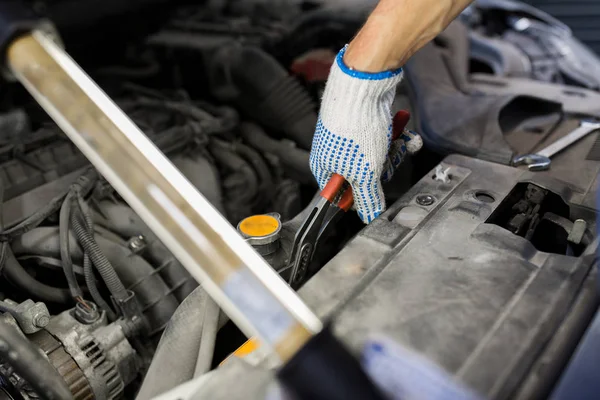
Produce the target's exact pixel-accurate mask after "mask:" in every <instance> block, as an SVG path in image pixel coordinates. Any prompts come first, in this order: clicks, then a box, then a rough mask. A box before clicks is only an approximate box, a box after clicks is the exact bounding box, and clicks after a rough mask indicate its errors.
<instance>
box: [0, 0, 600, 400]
mask: <svg viewBox="0 0 600 400" xmlns="http://www.w3.org/2000/svg"><path fill="white" fill-rule="evenodd" d="M30 3H32V6H33V7H34V9H35V10H36V12H38V13H39V14H40V15H45V16H47V17H48V18H49V19H50V20H52V21H53V22H54V23H55V24H56V26H57V28H58V30H59V32H60V34H61V39H63V40H64V44H65V46H66V47H67V48H68V49H69V51H70V53H71V55H72V56H73V57H74V58H75V59H76V60H77V62H79V63H80V64H81V65H82V66H83V67H84V68H85V70H86V71H88V72H89V73H90V75H91V77H92V78H93V79H94V80H96V81H97V82H98V83H99V85H100V86H101V87H102V89H104V90H105V91H106V92H107V93H108V94H109V95H110V96H111V97H112V98H113V99H115V101H116V103H117V104H118V105H119V106H120V107H121V108H122V109H123V110H124V111H125V112H126V113H127V114H128V115H129V116H130V117H131V119H132V120H133V121H134V122H135V123H136V124H137V125H138V126H139V127H140V128H141V129H142V130H143V131H144V133H145V134H146V135H147V136H148V137H149V138H150V139H151V140H152V141H153V142H154V143H155V145H156V146H157V147H158V148H159V149H160V150H161V151H162V152H163V153H165V154H166V155H167V156H168V157H169V159H170V160H171V161H172V163H173V164H174V165H175V166H176V167H177V168H178V169H179V170H180V171H181V172H182V173H183V174H184V175H185V176H186V177H187V179H188V180H189V181H190V182H191V183H192V184H193V185H194V186H195V187H196V188H198V190H199V191H200V192H201V193H202V194H203V195H204V196H205V197H206V198H207V199H208V200H209V201H210V203H212V205H213V206H214V207H215V208H216V209H217V210H218V211H219V212H221V213H222V214H223V215H224V216H225V217H226V218H227V220H228V221H229V222H230V223H231V224H232V225H233V226H236V227H238V230H239V231H240V234H241V235H243V236H244V237H245V238H246V240H247V241H248V243H250V244H251V245H252V246H253V247H254V248H255V249H256V250H257V252H258V253H259V254H261V255H262V256H263V257H264V258H265V259H266V260H267V261H268V262H269V264H270V265H271V266H272V267H273V268H274V269H275V270H276V271H277V272H278V273H279V274H280V275H281V276H282V277H283V278H284V279H286V280H287V279H289V274H290V272H291V271H290V270H289V268H288V263H289V257H290V251H291V246H292V242H293V239H294V235H295V232H296V231H297V229H298V228H299V226H300V224H301V223H302V221H303V219H304V218H305V217H306V214H307V212H309V210H310V204H311V202H312V200H313V197H314V195H315V193H316V191H317V189H318V188H317V185H316V183H315V181H314V178H313V176H312V174H311V171H310V168H309V161H308V160H309V151H310V147H311V142H312V136H313V133H314V127H315V124H316V121H317V112H318V108H319V99H320V96H321V94H322V91H323V88H324V85H325V82H326V80H327V76H328V72H329V67H330V65H331V63H332V62H333V60H334V58H335V54H336V52H337V51H338V50H339V49H340V48H341V47H343V45H344V44H345V43H346V42H347V41H348V40H349V39H351V37H352V35H353V34H354V33H355V32H356V31H357V29H358V28H359V27H360V26H361V24H362V22H363V21H364V18H365V16H366V15H367V14H366V10H365V9H364V8H363V7H356V8H352V7H345V8H343V9H341V8H336V7H334V6H328V5H327V4H320V3H319V2H310V1H292V0H289V1H283V0H282V1H266V0H253V1H246V2H236V1H233V0H231V1H230V0H217V1H207V2H204V3H202V4H185V3H186V2H174V3H177V4H176V5H175V4H166V3H168V2H163V1H150V2H146V3H147V4H144V6H143V7H140V6H139V5H134V3H136V2H132V3H131V5H128V4H126V3H128V2H123V3H121V2H115V1H105V2H94V3H97V4H95V6H94V7H92V6H89V7H88V8H87V9H93V10H95V11H94V12H89V11H85V10H84V9H82V8H81V4H80V3H79V2H69V1H47V2H44V1H42V2H30ZM101 3H103V4H101ZM141 3H143V2H141ZM515 3H519V2H509V1H479V2H477V3H476V4H475V5H474V6H472V7H471V8H470V9H469V10H468V11H467V12H466V13H465V14H464V15H463V16H462V17H461V20H460V21H456V22H455V23H453V24H452V25H451V26H450V28H448V30H447V31H446V32H444V33H443V34H442V35H441V36H440V37H438V38H437V39H436V40H435V41H434V42H433V43H431V44H430V45H428V46H427V47H426V48H424V49H423V50H422V51H421V52H419V53H418V54H417V55H415V57H414V58H413V59H412V60H411V61H410V62H409V63H408V64H407V66H406V68H405V73H406V82H405V84H403V85H402V86H401V87H400V88H399V91H398V93H397V98H396V103H395V108H396V109H397V110H399V109H407V110H409V111H410V112H411V113H412V115H413V119H412V121H411V123H410V124H411V125H410V127H411V128H412V129H414V130H416V131H418V132H419V133H421V134H422V136H423V139H424V141H425V144H426V148H425V149H424V150H423V151H422V152H421V153H420V154H419V155H417V156H415V157H412V158H410V159H409V160H407V161H406V163H405V164H404V165H403V168H402V172H401V173H398V174H397V176H395V178H394V180H393V181H392V182H390V183H389V184H387V187H386V196H388V197H389V198H388V199H387V200H388V203H389V204H390V205H391V206H390V208H389V210H388V211H387V212H386V213H385V214H384V215H382V216H381V218H378V219H377V220H375V221H374V222H373V223H372V224H370V225H369V226H367V227H365V226H364V225H363V224H362V223H361V222H360V220H359V219H358V218H357V217H356V216H355V215H352V213H349V214H348V215H346V216H344V217H343V219H342V220H341V221H340V222H339V223H338V224H337V226H336V227H334V228H333V229H331V230H330V231H328V232H327V236H326V237H325V240H323V241H320V243H319V248H318V251H317V253H316V254H315V257H314V259H313V260H312V261H310V263H309V264H308V265H307V266H306V271H305V274H304V275H303V277H302V279H301V280H298V281H295V282H293V283H292V286H293V288H294V289H298V290H299V293H300V295H301V297H302V298H303V299H304V301H305V302H306V303H307V304H308V305H309V306H310V307H311V308H312V309H313V310H314V311H315V312H316V313H317V314H318V315H319V317H322V318H323V319H324V320H331V321H333V323H332V325H333V327H334V330H335V332H336V333H337V334H338V336H339V337H341V338H342V340H343V341H344V342H345V343H346V344H348V346H349V347H350V348H351V349H352V350H354V351H356V353H357V354H358V353H359V352H360V349H361V346H362V343H363V342H364V340H365V338H366V337H367V336H368V335H369V332H371V331H373V330H376V331H378V332H382V333H385V334H386V335H388V336H389V337H391V338H393V339H395V340H396V341H398V342H399V343H401V344H403V345H405V346H406V347H407V348H408V349H410V350H411V351H413V352H415V353H418V354H420V355H422V356H424V357H425V358H427V359H428V360H430V361H431V362H434V363H436V364H437V365H439V366H441V367H442V368H443V369H444V370H445V371H447V372H448V373H449V374H450V375H452V376H453V377H455V378H456V379H457V380H459V381H460V382H462V383H464V384H465V385H467V386H468V387H469V388H471V389H473V390H474V391H476V392H478V393H480V394H482V395H485V396H487V397H488V398H491V399H509V398H510V399H513V398H514V399H538V398H540V399H541V398H546V397H547V395H548V394H549V393H550V391H551V390H552V386H553V382H554V381H555V380H556V379H557V378H558V377H559V376H560V373H561V371H562V370H563V369H564V367H565V365H566V364H567V362H568V360H569V357H570V355H571V354H572V353H573V351H574V349H575V347H576V346H577V343H578V341H579V339H580V338H581V336H582V335H583V332H584V330H585V328H586V327H587V325H588V324H589V322H590V320H591V318H592V316H593V313H594V312H595V309H596V308H597V305H598V303H597V298H596V295H595V291H596V287H595V279H596V270H595V268H594V266H595V265H596V255H595V254H596V248H597V245H598V243H597V239H596V234H595V232H596V216H597V206H596V204H595V197H594V196H595V188H596V186H597V176H598V172H599V171H600V146H599V145H598V138H597V134H592V135H590V136H588V137H587V138H585V139H584V140H582V141H580V142H578V143H577V144H575V145H573V146H572V147H570V148H569V149H568V150H567V151H565V152H563V153H561V154H560V155H559V156H557V157H555V158H554V159H553V160H552V168H551V170H550V171H546V172H539V173H538V172H531V171H528V170H527V169H526V168H514V167H513V166H511V163H512V159H513V158H514V156H516V155H518V154H527V153H529V152H531V151H533V150H535V149H538V148H539V147H540V146H542V147H543V145H545V144H549V143H552V142H553V141H554V140H557V139H558V138H560V137H562V136H564V135H566V134H567V133H568V132H570V131H571V130H572V129H574V128H575V127H576V126H577V124H578V123H579V121H580V120H581V119H582V118H583V117H585V118H600V108H599V106H598V104H600V102H599V101H598V100H600V93H598V90H600V84H599V81H598V76H597V74H594V73H593V71H595V70H598V69H600V59H598V58H597V56H595V55H594V54H593V53H591V51H589V50H587V48H585V46H584V45H583V44H581V43H580V42H578V41H577V40H576V39H575V38H573V36H572V34H571V32H570V30H569V29H568V28H566V26H564V25H563V24H562V23H559V22H558V21H556V20H554V19H553V18H551V17H549V16H547V15H546V14H544V13H542V12H540V11H538V10H536V9H534V8H532V7H529V6H525V5H523V4H521V3H519V4H518V5H515ZM108 21H110V23H109V22H108ZM109 26H110V28H108V27H109ZM542 39H544V40H542ZM567 47H569V48H574V49H576V51H574V52H571V53H560V51H558V50H560V49H565V48H567ZM557 49H558V50H557ZM1 84H2V87H3V91H2V94H1V95H0V180H1V189H2V191H1V193H2V208H1V210H0V216H1V218H2V220H1V222H0V227H1V228H2V231H1V232H0V271H1V278H0V279H1V280H2V284H1V287H2V290H1V296H2V297H0V299H1V300H0V310H1V311H2V315H1V316H0V318H2V319H3V320H4V322H5V323H6V324H9V325H12V326H14V327H17V328H18V330H19V332H20V333H22V335H20V336H19V337H18V338H15V341H16V342H18V343H21V345H22V347H23V349H25V348H28V349H29V350H27V351H26V350H23V354H26V353H27V354H28V353H32V352H31V351H30V350H31V349H33V355H32V357H34V356H37V357H42V358H45V359H46V360H47V361H49V363H50V364H51V366H52V367H53V368H54V370H53V371H52V373H48V371H42V372H38V371H37V370H36V369H35V368H30V367H31V365H33V364H31V362H29V363H28V362H27V359H26V358H21V359H18V360H16V359H13V357H12V356H11V355H10V354H9V353H10V352H8V351H5V350H3V349H0V376H1V384H0V398H6V399H35V398H44V394H43V393H40V390H41V389H40V388H42V387H43V385H44V384H53V383H52V382H55V384H56V382H59V381H60V382H61V383H60V384H61V385H62V384H65V385H66V386H67V387H68V389H69V391H70V392H71V393H72V395H73V398H74V399H85V400H87V399H118V398H136V397H137V398H139V399H147V398H154V397H155V396H158V395H160V394H162V393H164V392H167V391H169V390H173V391H174V392H171V394H169V395H165V396H166V397H164V398H165V399H166V398H169V399H175V398H180V399H184V398H190V399H191V398H212V399H219V398H227V399H234V398H238V397H239V398H242V397H243V398H252V399H261V398H265V397H264V396H265V395H266V393H267V392H268V388H269V386H270V385H272V383H273V381H274V377H273V373H272V368H271V367H272V366H273V364H272V362H271V360H269V357H268V354H266V353H265V352H261V351H260V346H255V347H257V348H256V349H254V350H253V351H243V352H241V353H240V352H239V350H238V351H236V349H238V348H240V346H242V347H243V346H246V345H247V344H246V345H244V343H245V341H246V339H247V338H245V337H244V336H243V335H242V334H241V332H240V331H239V330H238V329H237V328H236V327H235V325H234V324H233V323H232V322H231V321H229V319H228V318H227V316H226V315H225V314H224V313H223V312H219V310H218V307H217V308H216V309H215V307H216V306H215V305H214V303H212V302H211V300H210V298H209V296H208V295H207V294H206V292H205V291H204V289H203V288H202V287H199V286H198V284H197V283H196V281H195V280H194V279H193V278H192V277H191V276H190V274H189V273H188V272H187V271H186V269H185V268H184V267H183V265H182V264H181V263H180V262H179V261H178V260H177V259H176V258H175V257H174V256H173V255H172V254H171V253H170V252H169V251H168V250H167V248H166V246H165V245H164V244H163V243H161V242H160V241H159V240H158V238H157V237H156V235H155V234H154V233H153V232H152V230H151V229H150V228H148V226H146V224H144V222H143V221H142V219H141V218H140V217H139V216H138V215H137V214H136V213H135V212H134V211H133V210H132V209H131V208H130V207H129V206H128V205H127V204H126V203H125V202H124V201H123V200H122V199H121V198H120V197H119V195H118V194H117V192H116V191H115V190H114V189H113V188H112V187H111V186H110V185H109V184H108V183H107V182H106V181H105V180H104V178H103V177H102V176H100V175H99V174H98V173H97V172H96V170H95V169H94V168H93V167H92V166H91V165H90V163H89V162H88V160H87V159H86V158H85V157H84V156H83V154H81V153H80V152H79V151H78V150H77V148H76V146H75V145H74V144H73V143H71V142H70V141H69V139H68V138H67V137H66V136H65V135H64V134H63V133H62V132H61V130H60V129H59V128H58V127H57V126H56V125H55V124H54V123H53V122H51V120H50V119H49V117H48V116H46V115H45V113H44V112H43V111H42V110H41V108H39V106H38V105H37V104H35V102H34V101H33V100H32V99H31V98H29V96H28V95H27V93H26V92H25V91H24V89H23V88H21V87H20V86H19V85H18V84H16V83H14V82H10V81H9V80H6V81H4V82H2V83H1ZM431 99H435V101H432V100H431ZM264 215H268V216H270V217H273V218H275V219H276V220H277V221H278V224H279V225H278V228H277V230H276V233H274V234H272V235H269V237H253V236H252V235H250V234H248V232H246V231H244V229H243V226H242V225H241V224H240V223H241V222H242V221H244V220H245V219H247V218H249V217H252V216H264ZM232 353H233V354H236V355H238V356H239V357H237V358H238V360H237V361H232V357H229V356H230V354H232ZM242 353H243V354H242ZM17 358H18V357H17ZM240 359H241V360H242V361H243V363H244V365H243V366H240V365H241V364H239V363H238V361H240ZM30 361H31V360H30ZM40 368H41V367H40ZM199 372H200V373H201V375H203V374H206V376H202V379H199V377H200V375H199V374H198V373H199ZM204 378H206V379H204ZM36 382H37V383H36ZM186 383H187V385H188V386H186V388H185V389H181V387H179V385H182V384H186Z"/></svg>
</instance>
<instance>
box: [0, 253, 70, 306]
mask: <svg viewBox="0 0 600 400" xmlns="http://www.w3.org/2000/svg"><path fill="white" fill-rule="evenodd" d="M3 272H4V275H5V276H6V277H7V278H8V280H9V281H10V282H11V283H12V284H13V285H15V286H17V287H18V288H19V289H21V290H23V292H25V293H27V294H28V295H30V296H32V297H34V298H35V299H37V300H41V301H44V302H47V303H55V304H71V303H72V302H73V298H72V297H71V292H70V291H69V290H68V289H61V288H55V287H52V286H48V285H45V284H43V283H41V282H39V281H37V280H36V279H35V278H34V277H32V276H31V275H29V274H28V273H27V271H25V268H23V266H22V265H21V264H20V263H19V261H17V258H16V257H15V255H14V254H13V251H12V249H11V248H10V246H6V258H5V264H4V271H3Z"/></svg>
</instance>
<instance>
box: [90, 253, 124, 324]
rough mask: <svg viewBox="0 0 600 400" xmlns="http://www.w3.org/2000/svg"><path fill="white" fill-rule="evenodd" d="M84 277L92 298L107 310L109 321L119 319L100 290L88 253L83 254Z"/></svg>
mask: <svg viewBox="0 0 600 400" xmlns="http://www.w3.org/2000/svg"><path fill="white" fill-rule="evenodd" d="M83 277H84V279H85V284H86V286H87V288H88V290H89V291H90V296H92V300H94V303H96V304H97V305H98V307H100V308H101V309H102V310H104V312H106V316H107V317H108V319H109V321H114V320H116V319H117V315H116V314H115V312H114V311H113V310H112V308H110V306H109V305H108V303H107V302H106V301H104V298H103V297H102V295H101V294H100V291H99V290H98V285H96V277H95V276H94V268H93V266H92V260H90V256H89V254H88V253H85V254H84V255H83Z"/></svg>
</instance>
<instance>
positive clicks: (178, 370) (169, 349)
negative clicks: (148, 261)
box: [136, 287, 227, 400]
mask: <svg viewBox="0 0 600 400" xmlns="http://www.w3.org/2000/svg"><path fill="white" fill-rule="evenodd" d="M207 299H208V295H207V294H206V292H205V291H204V289H203V288H202V287H198V288H197V289H196V290H194V291H193V292H192V293H191V294H190V295H189V296H188V297H187V298H186V299H185V300H184V301H183V303H181V304H180V305H179V307H178V308H177V310H176V311H175V313H174V314H173V317H172V318H171V320H170V321H169V324H168V325H167V327H166V329H165V331H164V332H163V334H162V337H161V338H160V342H159V343H158V347H157V348H156V353H154V357H153V358H152V363H151V364H150V368H149V369H148V373H147V374H146V377H145V378H144V382H143V383H142V387H141V388H140V391H139V392H138V394H137V397H136V398H137V399H138V400H145V399H151V398H154V397H155V396H157V395H159V394H161V393H164V392H166V391H167V390H170V389H172V388H174V387H176V386H178V385H180V384H182V383H184V382H187V381H189V380H190V379H192V378H193V377H194V370H195V368H196V362H197V359H198V353H199V350H200V342H201V339H202V331H203V329H204V319H203V316H204V312H203V310H204V305H205V302H206V301H207ZM226 322H227V317H226V315H225V313H221V316H220V319H219V321H218V323H219V328H220V327H222V326H223V325H224V324H225V323H226Z"/></svg>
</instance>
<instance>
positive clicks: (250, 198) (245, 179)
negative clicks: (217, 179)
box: [208, 140, 258, 205]
mask: <svg viewBox="0 0 600 400" xmlns="http://www.w3.org/2000/svg"><path fill="white" fill-rule="evenodd" d="M230 146H231V145H230V143H227V142H222V141H220V140H211V142H210V145H209V147H208V148H209V151H210V153H211V154H212V155H213V156H214V157H215V159H216V160H217V163H218V164H221V165H222V166H223V167H224V168H225V169H227V170H230V171H232V172H233V173H235V174H239V175H240V176H241V177H242V178H241V179H240V184H239V185H236V186H239V187H237V188H236V190H235V193H231V192H230V193H229V196H230V198H233V199H235V201H234V202H235V203H236V204H244V205H248V204H252V203H253V202H254V200H255V198H256V195H257V192H258V178H257V177H256V174H255V173H254V170H253V169H252V168H251V167H250V165H249V164H248V163H247V162H246V161H245V160H244V159H243V158H241V157H240V156H239V155H238V154H236V152H235V151H234V150H233V149H232V148H231V147H230ZM232 192H233V191H232Z"/></svg>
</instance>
